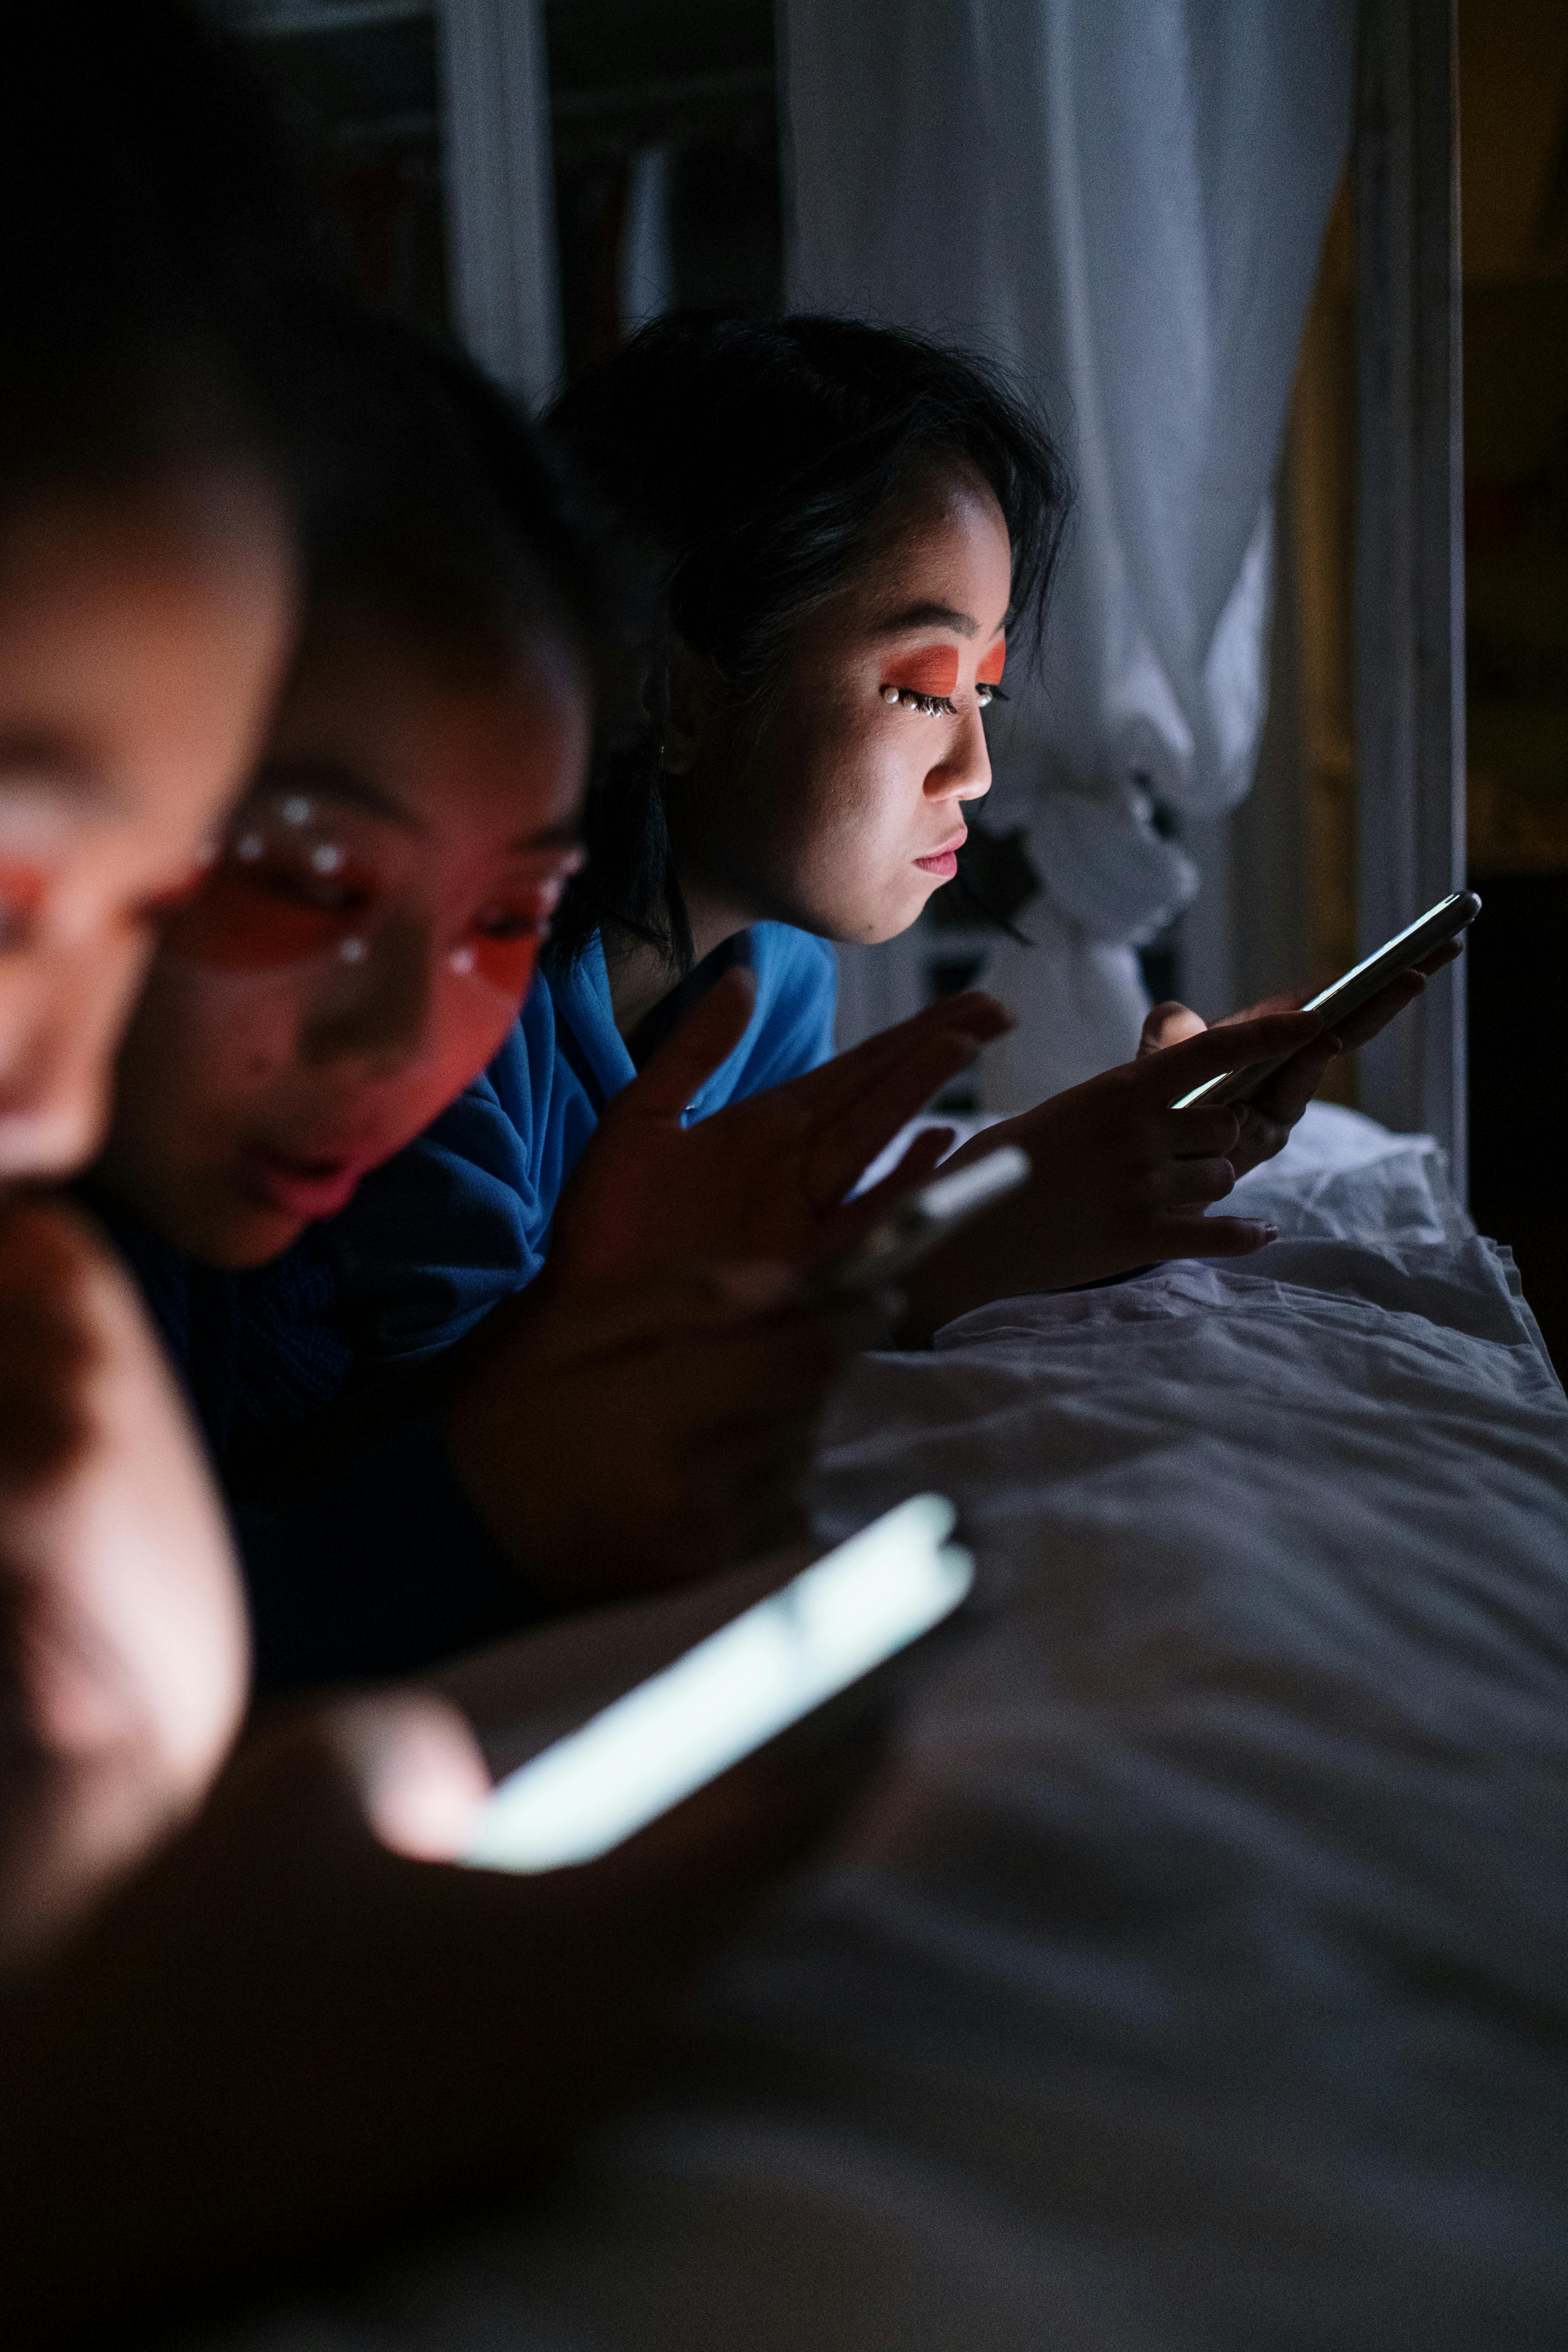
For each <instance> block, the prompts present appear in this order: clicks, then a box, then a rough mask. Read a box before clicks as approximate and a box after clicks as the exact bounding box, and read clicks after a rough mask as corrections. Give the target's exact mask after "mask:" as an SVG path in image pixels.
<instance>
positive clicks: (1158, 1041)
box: [1138, 997, 1208, 1055]
mask: <svg viewBox="0 0 1568 2352" xmlns="http://www.w3.org/2000/svg"><path fill="white" fill-rule="evenodd" d="M1207 1025H1208V1024H1207V1023H1206V1022H1205V1019H1204V1017H1203V1015H1202V1013H1194V1011H1193V1009H1192V1007H1191V1005H1190V1004H1180V1003H1177V1001H1176V1000H1175V998H1174V997H1168V998H1167V999H1166V1000H1165V1002H1164V1003H1163V1004H1152V1005H1151V1006H1150V1008H1149V1010H1148V1012H1147V1013H1145V1014H1144V1016H1143V1029H1142V1035H1141V1036H1140V1037H1139V1040H1138V1051H1139V1053H1140V1054H1141V1055H1142V1054H1158V1053H1159V1052H1160V1051H1161V1050H1162V1049H1163V1047H1164V1046H1166V1045H1180V1044H1181V1043H1182V1042H1183V1040H1184V1038H1187V1037H1199V1036H1201V1035H1202V1034H1203V1032H1204V1030H1205V1028H1206V1027H1207Z"/></svg>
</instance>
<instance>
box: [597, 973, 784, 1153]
mask: <svg viewBox="0 0 1568 2352" xmlns="http://www.w3.org/2000/svg"><path fill="white" fill-rule="evenodd" d="M756 1001H757V983H756V982H755V980H754V979H753V978H752V974H751V973H750V972H749V971H746V970H745V969H744V967H743V966H742V965H739V964H737V965H735V966H733V967H732V968H731V970H730V971H727V972H725V973H724V974H723V976H722V977H721V979H719V980H716V981H715V982H714V983H713V985H712V987H711V988H710V990H709V991H708V993H707V994H706V995H705V996H704V997H702V998H701V999H700V1001H699V1003H696V1004H694V1005H693V1006H692V1008H691V1010H690V1012H689V1013H688V1014H687V1015H686V1018H685V1019H684V1020H683V1021H682V1022H681V1023H680V1024H679V1027H678V1028H677V1030H676V1032H675V1034H674V1036H673V1037H670V1038H668V1039H667V1040H666V1042H665V1043H664V1044H663V1045H661V1046H660V1047H659V1049H658V1053H657V1054H656V1055H654V1057H653V1059H652V1060H651V1061H650V1062H649V1064H648V1066H647V1069H646V1070H644V1071H643V1072H642V1073H641V1075H640V1076H637V1077H636V1078H634V1079H633V1081H632V1083H631V1085H630V1086H629V1087H626V1090H625V1092H624V1093H623V1094H620V1095H618V1096H617V1097H616V1102H615V1104H614V1105H613V1106H612V1108H614V1109H615V1110H616V1112H617V1113H618V1114H619V1116H621V1117H623V1118H634V1117H635V1118H658V1119H669V1118H679V1117H680V1114H681V1112H682V1111H683V1110H684V1109H685V1108H686V1106H687V1104H688V1103H689V1101H690V1100H691V1097H692V1096H693V1095H694V1094H696V1092H697V1090H698V1088H699V1087H701V1086H702V1085H703V1084H704V1083H705V1081H706V1080H707V1079H709V1078H710V1077H711V1076H712V1075H713V1073H714V1071H715V1070H716V1069H718V1068H719V1066H720V1065H721V1063H723V1062H726V1061H728V1059H729V1057H730V1055H731V1054H732V1053H733V1052H734V1050H735V1048H736V1046H737V1045H739V1044H740V1042H741V1040H742V1037H743V1036H744V1035H745V1034H746V1024H747V1023H748V1022H749V1021H750V1020H751V1017H752V1007H753V1006H754V1004H755V1003H756Z"/></svg>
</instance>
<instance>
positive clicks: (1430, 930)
mask: <svg viewBox="0 0 1568 2352" xmlns="http://www.w3.org/2000/svg"><path fill="white" fill-rule="evenodd" d="M1480 911H1481V902H1480V898H1479V896H1478V894H1477V893H1476V892H1475V891H1474V890H1454V891H1451V892H1450V893H1449V895H1448V896H1447V898H1439V899H1438V901H1437V903H1436V906H1433V907H1428V908H1427V909H1426V913H1425V914H1424V915H1418V916H1417V917H1416V919H1415V921H1414V922H1413V923H1408V924H1406V926H1405V929H1404V930H1402V931H1396V932H1395V933H1394V937H1393V938H1392V939H1391V940H1384V944H1383V945H1382V947H1380V948H1374V949H1373V952H1372V954H1371V955H1369V956H1363V959H1362V961H1361V962H1360V963H1357V964H1352V966H1351V968H1350V970H1349V971H1346V972H1342V973H1341V975H1340V977H1339V979H1338V980H1336V981H1331V982H1330V984H1329V986H1328V987H1327V988H1325V989H1321V990H1320V992H1319V993H1318V994H1317V995H1316V996H1314V997H1313V998H1311V1000H1310V1002H1309V1003H1306V1004H1304V1005H1303V1006H1302V1008H1301V1010H1302V1011H1303V1012H1304V1013H1321V1015H1322V1018H1323V1025H1324V1027H1325V1028H1327V1029H1333V1028H1334V1027H1335V1026H1336V1025H1337V1024H1338V1023H1339V1022H1341V1021H1344V1020H1347V1019H1348V1018H1349V1016H1350V1015H1351V1014H1352V1013H1359V1012H1360V1010H1361V1008H1362V1006H1363V1004H1369V1003H1371V1002H1372V999H1373V997H1374V996H1376V995H1377V994H1378V993H1379V992H1380V991H1381V990H1383V989H1384V988H1386V987H1387V986H1388V984H1389V982H1390V981H1393V980H1397V979H1398V978H1399V975H1400V974H1401V972H1405V971H1410V970H1411V969H1412V967H1413V966H1414V965H1415V964H1418V963H1424V962H1425V961H1426V958H1427V957H1428V956H1429V955H1435V954H1436V950H1438V949H1439V948H1440V947H1445V946H1447V942H1448V941H1449V940H1453V939H1458V935H1459V933H1460V932H1461V931H1463V930H1465V929H1468V926H1469V925H1470V924H1471V923H1473V922H1474V920H1475V919H1476V917H1477V916H1478V915H1479V913H1480ZM1280 1066H1281V1063H1280V1062H1279V1060H1276V1061H1270V1062H1255V1063H1254V1064H1253V1065H1252V1066H1251V1067H1250V1068H1249V1069H1240V1070H1224V1071H1222V1072H1221V1073H1220V1075H1219V1076H1218V1077H1217V1078H1210V1079H1209V1081H1208V1083H1207V1085H1206V1086H1201V1087H1194V1088H1193V1090H1192V1092H1191V1093H1190V1094H1185V1095H1183V1096H1182V1097H1180V1098H1179V1099H1178V1100H1177V1101H1176V1102H1175V1103H1173V1105H1172V1108H1173V1109H1174V1110H1196V1109H1197V1108H1198V1107H1199V1106H1200V1105H1201V1104H1211V1103H1213V1104H1222V1105H1223V1104H1226V1103H1236V1102H1247V1101H1250V1100H1251V1098H1252V1097H1253V1096H1254V1095H1256V1093H1257V1092H1258V1088H1259V1087H1261V1086H1262V1085H1263V1084H1264V1082H1265V1081H1266V1080H1267V1079H1268V1078H1270V1077H1271V1076H1273V1074H1274V1072H1275V1071H1276V1070H1277V1069H1279V1067H1280Z"/></svg>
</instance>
